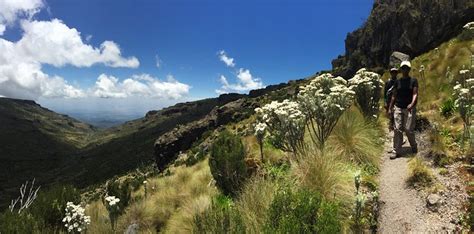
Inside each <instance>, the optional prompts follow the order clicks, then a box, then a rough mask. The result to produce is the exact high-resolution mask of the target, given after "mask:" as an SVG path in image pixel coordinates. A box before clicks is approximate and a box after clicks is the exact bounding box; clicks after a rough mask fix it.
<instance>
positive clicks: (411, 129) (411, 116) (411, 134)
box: [405, 107, 418, 150]
mask: <svg viewBox="0 0 474 234" xmlns="http://www.w3.org/2000/svg"><path fill="white" fill-rule="evenodd" d="M415 124H416V108H415V107H414V108H413V109H412V110H411V111H410V112H408V117H407V123H406V126H405V128H406V134H407V138H408V142H410V146H411V148H412V149H413V150H417V149H418V147H417V144H416V139H415Z"/></svg>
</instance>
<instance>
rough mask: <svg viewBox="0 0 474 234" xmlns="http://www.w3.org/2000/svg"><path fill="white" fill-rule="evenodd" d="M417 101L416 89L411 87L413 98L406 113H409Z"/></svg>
mask: <svg viewBox="0 0 474 234" xmlns="http://www.w3.org/2000/svg"><path fill="white" fill-rule="evenodd" d="M417 100H418V87H413V97H412V98H411V103H410V105H408V106H407V109H408V111H411V109H413V107H414V106H415V104H416V101H417Z"/></svg>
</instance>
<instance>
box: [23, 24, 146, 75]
mask: <svg viewBox="0 0 474 234" xmlns="http://www.w3.org/2000/svg"><path fill="white" fill-rule="evenodd" d="M21 25H22V28H23V31H24V34H23V37H22V38H21V39H20V41H18V42H17V47H18V52H19V53H21V54H22V55H23V56H25V57H30V58H31V59H33V60H35V61H38V62H40V63H46V64H51V65H53V66H56V67H61V66H64V65H66V64H71V65H73V66H76V67H90V66H92V65H93V64H97V63H102V64H105V65H106V66H110V67H130V68H136V67H138V66H139V64H140V63H139V62H138V59H137V58H135V57H129V58H124V57H122V55H121V52H120V48H119V46H118V45H117V44H116V43H115V42H113V41H104V42H103V43H102V44H101V45H100V48H95V47H93V46H91V45H88V44H84V42H83V41H82V38H81V35H80V32H78V31H77V30H76V29H75V28H69V27H68V26H67V25H65V24H64V23H63V22H62V21H61V20H59V19H53V20H51V21H23V22H22V24H21Z"/></svg>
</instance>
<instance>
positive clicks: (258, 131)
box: [255, 123, 267, 136]
mask: <svg viewBox="0 0 474 234" xmlns="http://www.w3.org/2000/svg"><path fill="white" fill-rule="evenodd" d="M266 130H267V124H266V123H257V124H256V125H255V135H257V136H264V135H265V131H266Z"/></svg>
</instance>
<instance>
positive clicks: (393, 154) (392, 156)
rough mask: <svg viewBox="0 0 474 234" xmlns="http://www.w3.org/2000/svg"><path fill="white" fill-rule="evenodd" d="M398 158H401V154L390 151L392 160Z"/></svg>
mask: <svg viewBox="0 0 474 234" xmlns="http://www.w3.org/2000/svg"><path fill="white" fill-rule="evenodd" d="M398 157H400V154H397V152H395V150H391V151H390V159H396V158H398Z"/></svg>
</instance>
